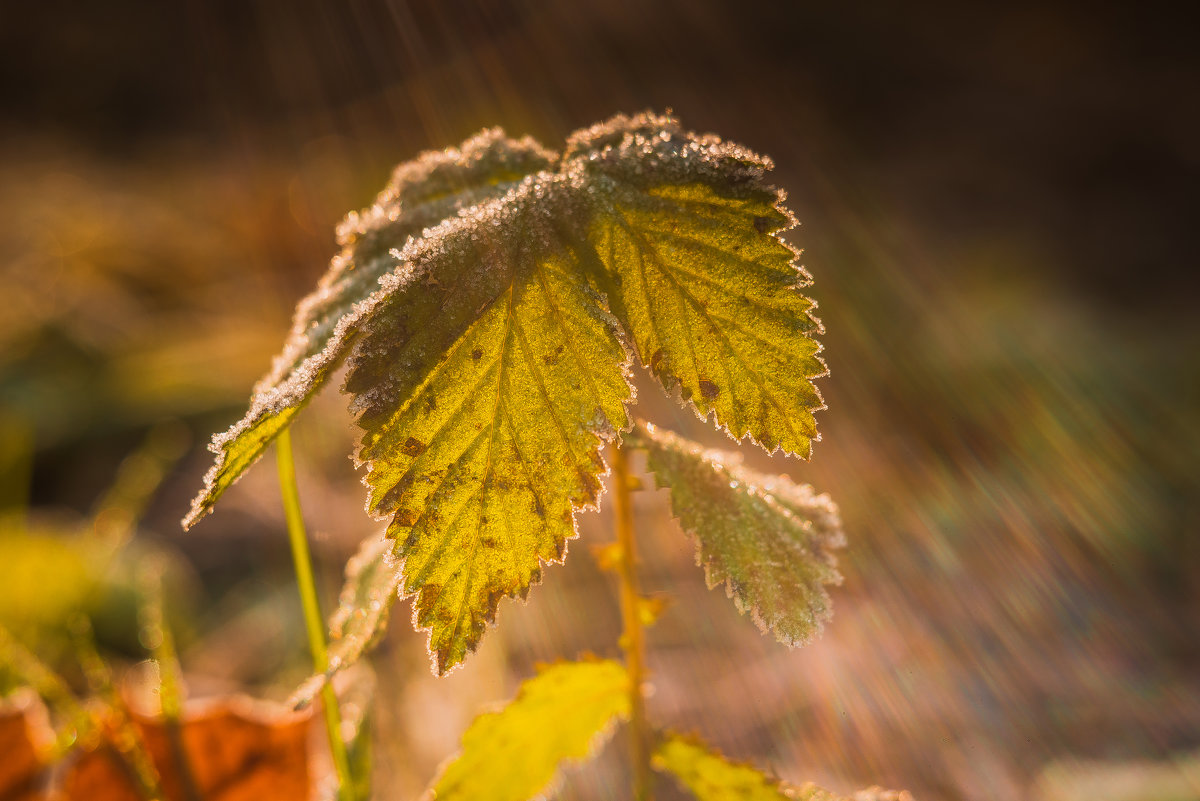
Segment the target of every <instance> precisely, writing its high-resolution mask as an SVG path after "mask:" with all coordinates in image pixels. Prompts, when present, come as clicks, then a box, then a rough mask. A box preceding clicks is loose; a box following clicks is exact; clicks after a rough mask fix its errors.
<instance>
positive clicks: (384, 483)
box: [187, 114, 824, 673]
mask: <svg viewBox="0 0 1200 801" xmlns="http://www.w3.org/2000/svg"><path fill="white" fill-rule="evenodd" d="M770 166H771V165H770V162H769V161H768V160H767V159H764V158H762V157H760V156H757V155H755V154H753V153H751V152H749V151H747V150H745V149H744V148H742V147H740V146H737V145H732V144H728V143H724V142H722V141H720V140H719V139H717V138H716V137H712V136H696V135H694V134H691V133H688V132H686V131H684V130H682V129H681V128H680V127H679V125H678V123H677V122H676V121H675V120H673V119H671V118H668V117H658V116H655V115H651V114H644V115H640V116H637V117H633V118H628V117H624V116H620V117H616V118H614V119H613V120H611V121H609V122H608V123H605V124H602V125H598V126H595V127H593V128H589V129H587V130H584V131H580V132H578V133H576V134H575V135H573V136H572V137H571V138H570V139H569V140H568V143H567V149H566V151H565V153H564V154H563V155H562V156H561V157H554V156H552V155H551V154H548V153H546V152H545V151H542V150H541V149H540V148H538V147H537V146H536V145H535V144H533V143H531V142H528V141H525V142H519V143H518V142H510V141H508V140H505V139H504V138H503V137H502V136H501V135H499V134H498V133H494V134H484V135H481V136H480V137H477V138H476V139H474V140H471V141H470V142H468V143H467V144H465V145H464V146H463V148H462V149H461V150H451V151H447V152H445V153H443V154H434V155H426V156H425V157H423V158H422V159H421V160H419V161H418V162H416V164H415V166H409V167H402V168H401V169H400V170H399V171H398V173H397V175H398V176H399V177H398V178H397V180H396V182H395V183H396V186H397V187H399V188H393V189H392V190H389V191H388V192H385V193H384V194H383V195H382V196H381V199H380V203H379V204H377V205H376V207H374V208H373V209H371V210H370V211H368V212H365V213H364V214H363V215H362V216H361V217H358V216H354V217H352V218H351V220H350V221H349V223H348V225H347V226H346V227H345V229H344V230H343V232H342V238H343V241H344V243H345V245H346V248H347V250H346V251H345V252H344V253H343V256H342V257H339V259H338V260H335V262H334V265H333V268H332V269H331V271H330V274H329V275H328V276H326V278H325V279H324V280H323V284H322V289H321V290H319V291H318V293H317V295H315V296H313V297H312V298H310V299H309V300H307V301H305V302H304V303H303V304H302V306H301V309H300V312H299V315H298V317H297V325H296V329H295V331H294V332H293V336H292V339H291V340H289V344H288V346H287V350H286V351H285V353H284V355H283V356H282V357H280V359H279V360H278V361H277V364H276V368H275V370H274V372H273V373H272V375H271V376H269V377H268V378H267V379H265V380H264V382H263V383H262V384H261V385H260V387H259V392H258V394H257V395H256V399H255V401H254V407H253V408H252V409H251V412H250V414H249V416H248V417H247V418H246V420H244V421H243V422H242V423H239V424H238V426H235V428H234V429H233V430H231V431H230V432H229V433H227V434H224V435H221V436H220V437H218V438H217V440H216V443H215V447H216V449H217V450H218V452H219V453H221V454H224V456H223V457H221V458H222V459H223V461H219V463H218V465H217V467H216V468H214V470H215V471H216V472H215V473H214V474H213V475H214V476H215V478H214V479H213V481H212V483H210V486H209V487H208V488H207V489H206V491H205V492H204V493H203V494H202V495H201V497H200V498H198V499H197V501H196V506H195V507H194V510H193V514H192V516H191V517H190V518H189V520H188V521H187V522H189V523H190V522H191V521H193V520H195V519H196V517H198V516H199V515H200V514H202V513H203V512H204V511H205V510H207V509H208V508H210V507H211V504H212V502H213V500H215V498H216V495H217V494H219V492H220V491H221V489H222V488H223V487H224V486H227V485H228V483H229V482H230V481H232V480H233V478H235V477H236V474H237V473H238V472H240V471H241V470H243V469H244V468H245V467H246V466H248V465H249V464H250V462H252V461H253V460H254V459H256V458H257V457H258V455H259V454H260V453H261V451H262V449H263V447H265V445H266V444H267V443H268V442H269V441H270V439H271V438H272V437H273V436H275V434H276V433H278V429H279V427H281V426H283V425H286V424H288V423H289V422H290V415H292V414H294V413H295V412H296V410H298V409H299V408H300V407H301V406H302V405H303V403H304V402H305V401H306V399H307V398H308V397H309V396H310V395H311V393H312V392H313V391H315V390H316V389H317V388H318V387H319V385H320V383H321V382H322V381H323V380H324V377H325V376H326V375H327V374H328V371H329V370H330V369H332V368H333V366H335V365H336V364H337V363H338V362H339V361H340V360H342V358H343V357H344V356H346V354H347V353H348V354H349V356H348V358H347V359H346V360H347V362H348V364H349V370H348V374H347V378H346V384H345V390H346V391H347V392H348V393H350V394H351V395H352V396H353V401H352V403H351V408H352V409H353V410H354V411H355V413H356V414H357V416H358V423H359V425H360V427H361V428H362V429H363V436H362V442H361V446H360V448H359V450H358V453H357V457H358V459H359V461H360V462H361V463H364V464H365V465H366V467H367V476H366V483H367V484H368V486H369V487H370V497H369V501H368V509H369V511H370V512H371V513H372V514H373V515H375V516H377V517H380V518H382V519H386V520H388V521H389V526H388V535H389V536H390V537H391V538H393V539H394V540H395V543H396V544H395V555H396V556H397V557H398V559H397V561H396V563H395V567H394V568H392V569H394V570H400V571H402V574H403V575H402V580H400V581H398V582H397V584H396V586H397V591H398V593H399V594H401V595H414V596H415V600H414V609H415V611H414V619H415V622H416V624H417V626H418V627H420V628H424V629H428V630H429V647H430V651H431V652H432V653H433V654H434V657H435V667H436V670H437V671H438V672H439V673H443V672H445V671H446V670H448V669H450V668H452V667H454V666H455V665H456V664H458V663H460V662H461V661H462V660H463V658H464V657H465V656H466V654H467V653H469V652H470V651H472V650H473V649H474V648H475V647H476V645H477V644H478V642H479V639H480V637H481V636H482V634H483V632H484V630H485V629H486V627H487V624H488V623H489V622H491V621H493V620H494V619H495V616H496V611H497V606H498V603H499V601H500V599H501V598H503V597H506V596H508V597H523V596H524V595H525V593H526V592H527V591H528V589H529V587H530V585H531V584H533V583H535V582H536V581H537V580H538V579H539V578H540V575H541V569H542V564H543V563H552V562H558V561H561V560H562V558H563V556H564V553H565V549H566V542H567V540H568V539H570V538H571V537H573V536H574V535H575V522H574V515H575V512H576V511H578V510H581V509H584V508H588V507H593V506H595V504H596V503H597V500H598V496H599V493H600V488H601V482H600V478H601V476H602V474H603V473H604V472H605V469H606V468H605V465H604V462H603V460H602V459H601V457H600V449H601V448H602V447H603V446H604V445H605V444H606V443H607V442H609V441H611V440H612V439H614V438H615V437H616V436H617V434H618V432H621V431H623V430H626V429H627V428H628V426H629V421H628V417H627V414H626V404H627V403H628V402H630V401H631V400H632V390H631V385H630V383H629V378H628V369H629V365H630V362H631V360H632V358H633V355H634V353H633V352H631V348H630V347H628V345H627V343H628V344H631V345H632V346H633V347H632V351H635V352H636V354H637V355H638V356H640V357H641V359H642V361H643V362H644V363H645V364H646V365H647V366H648V367H650V369H651V370H652V371H653V373H654V374H655V375H656V376H658V377H659V378H660V379H661V380H662V381H663V382H664V384H665V385H666V386H667V387H668V388H671V389H675V388H678V392H679V395H680V396H681V397H682V398H683V399H685V400H686V401H687V402H689V403H691V404H692V405H693V406H694V407H695V408H696V409H697V410H698V411H699V412H700V413H701V414H710V413H713V414H715V416H716V420H717V422H718V423H719V424H721V425H724V426H726V427H727V428H728V429H729V430H730V431H732V432H733V433H734V434H736V435H737V436H739V437H741V436H743V435H747V434H748V435H750V436H752V437H753V438H754V439H755V440H756V441H757V442H759V443H761V444H763V445H764V446H766V447H767V448H768V449H774V448H776V447H782V448H783V449H784V450H786V451H788V452H789V453H797V454H802V455H807V454H808V453H809V450H810V441H811V440H812V439H813V438H815V436H816V429H815V427H814V425H813V420H812V412H813V411H814V410H815V409H818V408H820V407H821V399H820V396H819V395H818V394H817V392H816V390H815V389H814V388H813V386H812V383H811V379H812V378H814V377H816V376H818V375H821V374H823V372H824V366H823V365H822V363H821V361H820V359H819V358H818V356H817V353H818V351H819V346H818V345H817V343H816V341H815V339H813V335H814V334H815V333H817V332H818V331H819V328H820V326H819V323H817V322H816V320H815V318H813V317H812V316H811V313H810V312H811V309H812V302H811V301H809V300H808V299H807V298H805V297H804V296H803V295H801V294H800V293H799V291H798V290H797V287H799V286H802V285H803V283H804V282H805V281H806V280H807V279H806V275H805V274H804V273H803V271H802V270H800V269H799V268H798V267H796V266H795V265H794V257H795V252H794V251H793V250H792V249H791V248H790V247H788V246H787V245H785V244H784V243H782V241H781V240H780V239H779V238H778V236H777V234H778V232H779V231H780V230H782V229H783V228H785V227H787V226H788V225H790V224H791V223H792V218H791V216H790V215H789V214H788V213H787V212H786V211H785V210H784V209H783V207H782V205H781V200H782V194H781V193H780V192H779V191H778V190H776V189H775V188H773V187H771V186H770V185H769V184H767V183H766V180H765V175H766V173H767V171H768V170H769V169H770ZM522 176H524V177H522ZM463 186H467V187H468V188H467V189H465V190H464V189H462V187H463ZM456 211H457V213H454V212H456ZM409 215H416V217H414V218H413V219H416V218H419V219H420V220H422V225H426V226H429V227H426V228H420V227H419V226H415V224H414V223H412V222H411V220H410V216H409ZM439 215H441V217H439ZM442 218H444V219H442ZM439 219H441V222H438V220H439ZM434 223H437V224H434ZM347 260H351V261H353V260H358V261H361V262H362V264H363V266H362V269H361V270H359V268H358V267H354V266H352V265H350V263H349V261H347ZM355 264H357V262H355ZM368 279H369V280H368ZM368 291H369V294H368ZM355 299H358V300H359V301H360V302H358V303H357V304H355V303H354V301H355ZM339 315H340V316H339ZM335 320H336V323H335V322H334V321H335ZM255 409H261V410H265V411H262V412H256V411H255ZM367 617H368V619H369V618H370V617H371V615H370V614H368V615H367ZM378 619H379V621H380V622H382V621H383V618H382V617H380V618H378Z"/></svg>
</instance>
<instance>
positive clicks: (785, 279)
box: [574, 118, 826, 457]
mask: <svg viewBox="0 0 1200 801" xmlns="http://www.w3.org/2000/svg"><path fill="white" fill-rule="evenodd" d="M634 122H635V124H634V125H633V126H632V127H633V130H634V131H635V133H634V135H633V136H626V137H624V138H622V139H621V140H620V141H619V142H618V143H616V144H612V143H609V139H610V138H611V133H612V131H613V130H614V129H617V128H616V126H612V125H610V126H607V127H604V126H602V127H601V128H600V129H599V130H596V131H592V132H585V133H583V134H579V135H577V136H576V137H575V140H574V145H575V146H576V147H579V148H584V149H588V148H590V149H591V151H592V153H597V150H596V148H597V147H598V146H600V145H603V147H602V149H600V150H599V157H598V161H599V163H600V164H601V165H602V168H601V169H600V170H598V171H597V174H596V176H595V183H596V190H597V191H596V196H597V197H600V198H603V200H602V201H601V202H599V203H597V209H596V213H595V214H594V215H593V218H592V222H591V227H590V229H589V239H590V241H591V244H592V246H593V247H594V248H595V251H596V253H597V255H598V257H599V259H600V260H601V262H602V263H603V264H604V266H605V268H606V270H607V273H608V275H607V278H608V280H606V281H604V282H603V286H604V287H605V289H606V291H607V292H608V293H609V301H610V303H611V305H612V310H613V313H614V314H615V315H616V316H617V318H618V319H619V320H620V321H621V324H622V325H623V326H624V327H625V330H626V331H627V332H628V334H629V337H630V338H631V339H632V340H633V342H634V344H635V346H636V349H637V353H638V356H639V357H641V360H642V362H643V364H646V365H647V366H648V367H649V368H650V370H651V372H653V373H654V375H655V376H656V377H657V378H658V379H659V380H660V381H662V382H663V384H664V385H665V386H666V387H667V388H669V389H676V388H677V389H678V391H679V393H680V395H681V396H682V398H683V399H684V400H686V401H689V402H690V403H691V404H692V405H693V406H694V407H696V409H697V410H698V411H699V412H700V413H701V415H702V416H706V415H708V414H709V413H710V412H711V413H715V416H716V420H717V423H718V424H719V425H722V426H724V427H725V428H727V429H728V430H729V431H730V433H732V434H733V435H734V436H735V437H736V438H738V439H740V438H742V437H743V436H745V435H747V434H749V435H750V436H751V437H752V438H753V439H754V440H755V441H756V442H758V443H760V444H761V445H762V446H763V447H764V448H766V449H767V450H768V451H773V450H775V449H776V448H777V447H778V448H782V449H783V450H784V451H785V452H787V453H792V454H799V455H801V456H804V457H807V456H808V455H809V454H810V452H811V447H812V441H813V440H814V439H817V429H816V423H815V421H814V419H813V412H814V411H817V410H819V409H823V408H825V407H824V404H823V402H822V400H821V396H820V393H818V392H817V389H816V387H815V386H814V385H813V383H812V380H813V379H814V378H817V377H819V376H822V375H824V374H825V373H826V369H825V365H824V363H823V362H822V361H821V359H820V357H819V356H818V353H819V351H820V350H821V348H820V345H819V344H818V343H817V341H816V339H815V338H814V336H815V335H816V334H818V333H820V332H821V325H820V323H819V322H818V321H817V319H816V318H815V317H814V316H813V314H812V310H813V308H814V304H813V302H812V301H811V300H809V299H808V298H807V297H805V296H804V295H803V294H801V293H800V291H799V288H801V287H803V286H806V285H808V284H809V283H811V279H810V277H809V276H808V274H807V273H806V272H805V271H804V270H803V269H801V268H799V267H797V266H796V265H795V259H796V256H797V253H796V251H795V250H793V249H792V248H791V247H790V246H789V245H787V244H786V243H785V242H783V241H782V240H781V239H779V237H778V233H779V232H780V231H782V230H784V229H786V228H790V227H791V226H792V225H794V224H795V219H794V218H793V217H792V215H791V213H790V212H788V211H787V210H786V209H784V207H783V197H784V196H783V193H782V192H781V191H779V190H777V189H775V188H774V187H772V186H770V185H768V184H767V183H766V182H765V181H764V175H765V173H766V171H767V170H769V169H770V168H771V166H772V165H771V162H770V160H768V159H765V158H762V157H760V156H757V155H755V154H754V153H751V152H749V151H747V150H745V149H744V148H741V147H738V146H736V145H728V144H724V143H718V142H716V141H714V140H710V139H692V138H690V137H688V136H687V135H685V134H683V133H682V132H680V131H679V129H678V128H677V127H673V126H671V125H669V124H663V123H662V122H661V120H656V119H653V118H643V119H641V120H637V121H634ZM637 123H640V124H637ZM639 129H640V130H639ZM618 130H619V129H618Z"/></svg>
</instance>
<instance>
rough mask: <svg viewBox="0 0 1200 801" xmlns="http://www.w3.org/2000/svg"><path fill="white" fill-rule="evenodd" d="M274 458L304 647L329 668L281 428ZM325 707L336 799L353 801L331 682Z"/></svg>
mask: <svg viewBox="0 0 1200 801" xmlns="http://www.w3.org/2000/svg"><path fill="white" fill-rule="evenodd" d="M275 458H276V461H277V463H278V466H279V491H280V494H281V495H282V496H283V511H284V515H285V516H286V517H287V528H288V539H289V540H290V541H291V544H292V560H293V561H294V562H295V564H296V586H297V588H298V589H299V590H300V603H301V604H302V605H303V607H304V625H305V627H306V628H307V629H308V648H309V650H310V651H311V652H312V658H313V670H314V671H316V672H317V673H318V674H321V673H325V672H326V671H328V670H329V651H328V649H327V648H326V645H325V618H324V617H322V615H321V605H320V603H319V602H318V601H317V586H316V582H315V581H314V580H313V568H312V558H311V557H310V556H309V553H308V535H307V534H305V531H304V515H303V514H302V513H301V511H300V491H299V489H298V488H297V486H296V465H295V462H294V461H293V459H292V437H291V432H290V431H288V430H287V429H284V430H283V432H282V433H281V434H280V435H279V437H278V439H276V441H275ZM321 702H322V706H324V707H325V729H326V732H327V733H328V735H329V750H330V752H332V754H333V768H334V770H335V771H336V773H337V779H338V798H339V799H341V801H354V783H353V779H352V778H351V775H350V759H349V757H348V756H347V754H346V742H345V741H344V740H343V739H342V715H341V712H340V710H339V709H338V702H337V695H335V694H334V692H333V684H332V683H330V682H326V684H325V686H324V687H322V688H321Z"/></svg>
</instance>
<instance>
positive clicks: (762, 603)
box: [632, 424, 845, 646]
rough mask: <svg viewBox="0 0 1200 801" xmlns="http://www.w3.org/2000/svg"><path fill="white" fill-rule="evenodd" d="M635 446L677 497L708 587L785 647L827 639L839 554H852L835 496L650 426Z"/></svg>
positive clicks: (674, 502)
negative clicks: (820, 636) (720, 588)
mask: <svg viewBox="0 0 1200 801" xmlns="http://www.w3.org/2000/svg"><path fill="white" fill-rule="evenodd" d="M632 444H635V445H637V446H639V447H642V448H645V450H646V454H647V464H648V465H649V468H650V470H651V471H652V472H653V473H654V475H655V482H656V483H657V484H658V486H659V487H660V488H664V487H665V488H669V489H670V491H671V508H672V510H673V511H674V513H675V516H676V517H678V518H679V522H680V523H681V524H682V525H683V528H684V529H685V530H686V531H688V532H689V533H691V534H692V535H693V536H695V538H696V540H697V543H698V546H699V547H698V550H697V561H698V563H699V564H701V565H703V566H704V572H705V577H706V579H707V582H708V586H709V587H710V588H711V587H715V586H717V585H718V584H724V585H725V590H726V592H727V593H728V594H729V596H730V597H731V598H733V599H734V603H735V604H736V605H737V607H738V610H739V611H741V612H747V611H749V612H750V614H751V616H752V617H753V619H754V622H755V623H756V624H757V625H758V626H759V628H760V629H762V630H763V631H764V632H766V631H769V632H771V633H772V634H773V635H774V636H775V638H776V639H778V640H779V641H780V642H782V643H785V644H787V645H792V646H794V645H802V644H803V643H805V642H807V641H809V640H810V639H811V638H812V637H813V636H814V635H815V634H817V633H818V632H819V631H820V629H821V626H822V624H823V623H824V622H825V621H826V620H827V619H828V618H829V616H830V614H831V602H830V600H829V595H828V593H827V592H826V591H825V585H827V584H838V583H840V582H841V576H840V575H839V574H838V572H837V567H836V561H835V559H834V555H833V551H834V550H835V549H836V548H840V547H842V546H844V544H845V536H844V534H843V533H842V526H841V518H840V516H839V515H838V510H837V506H835V505H834V503H833V502H832V501H831V500H830V499H829V496H828V495H817V494H816V493H815V492H814V491H813V489H812V487H810V486H808V485H799V484H795V483H793V482H792V481H791V480H790V479H788V478H787V477H786V476H769V475H765V474H763V473H758V472H756V471H753V470H750V469H748V468H746V467H743V466H741V465H740V464H739V462H740V461H741V457H740V456H738V455H737V454H734V453H723V452H720V451H706V450H704V449H703V448H701V447H700V446H699V445H697V444H696V443H694V442H690V441H688V440H685V439H683V438H682V437H679V436H677V435H675V434H672V433H670V432H668V431H663V430H662V429H659V428H656V427H655V426H652V425H649V424H640V425H638V426H637V428H636V429H635V433H634V435H633V437H632Z"/></svg>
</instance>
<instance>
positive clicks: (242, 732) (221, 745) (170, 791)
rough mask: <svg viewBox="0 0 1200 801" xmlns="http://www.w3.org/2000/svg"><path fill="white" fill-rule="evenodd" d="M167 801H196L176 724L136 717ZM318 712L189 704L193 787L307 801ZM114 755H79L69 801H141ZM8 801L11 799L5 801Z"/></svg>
mask: <svg viewBox="0 0 1200 801" xmlns="http://www.w3.org/2000/svg"><path fill="white" fill-rule="evenodd" d="M132 717H133V720H134V724H135V725H136V726H137V728H138V731H139V733H140V734H141V736H142V739H143V741H144V743H145V747H146V750H147V752H148V753H149V755H150V758H151V760H152V761H153V762H154V766H155V768H156V769H157V770H158V774H159V777H160V780H161V784H162V788H163V793H164V795H165V796H166V799H167V801H194V798H193V796H191V795H189V793H188V789H187V788H188V786H189V785H188V783H187V782H186V781H185V779H184V776H185V773H184V772H183V770H181V768H180V766H179V765H178V764H177V760H176V757H175V749H174V748H172V734H171V729H170V726H169V724H168V723H167V722H166V721H165V720H164V719H163V718H161V717H148V716H144V715H141V714H138V713H136V712H133V713H132ZM311 717H312V712H311V710H306V711H303V712H291V711H289V710H287V709H286V708H284V707H281V706H277V705H273V704H267V703H264V702H261V701H254V700H252V699H250V698H246V697H244V696H233V697H230V698H218V699H212V700H208V701H200V702H194V703H189V704H188V706H187V708H186V709H185V711H184V717H183V721H182V724H181V730H180V732H179V734H180V737H181V740H182V744H183V748H182V750H183V752H184V753H185V754H186V756H187V766H186V768H185V769H184V770H187V771H190V774H191V777H192V783H191V786H193V787H194V788H195V789H196V790H198V791H199V796H200V797H201V798H203V799H205V801H275V800H276V799H278V801H303V799H306V798H308V797H309V796H310V794H311V790H310V788H311V786H312V784H313V782H312V778H311V775H310V769H309V759H308V732H309V721H310V719H311ZM135 787H136V785H135V784H134V783H133V782H132V781H131V780H130V778H129V777H128V775H127V773H126V771H125V768H124V766H123V765H122V763H121V762H120V761H119V760H117V759H116V758H115V757H114V756H113V754H112V752H111V751H110V750H109V749H106V748H101V749H97V750H94V751H89V752H87V753H84V754H83V755H81V756H80V758H79V759H78V760H76V761H75V763H74V764H73V765H72V766H71V767H70V769H69V770H68V772H67V775H66V777H65V779H64V782H63V797H64V798H65V799H67V800H68V801H142V799H141V798H140V797H139V796H138V793H137V791H136V789H135ZM5 801H7V799H6V800H5Z"/></svg>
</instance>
